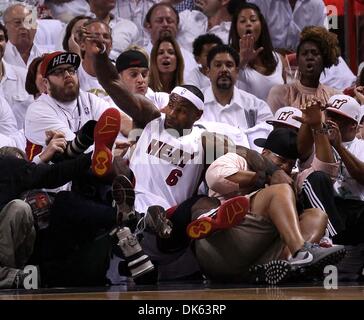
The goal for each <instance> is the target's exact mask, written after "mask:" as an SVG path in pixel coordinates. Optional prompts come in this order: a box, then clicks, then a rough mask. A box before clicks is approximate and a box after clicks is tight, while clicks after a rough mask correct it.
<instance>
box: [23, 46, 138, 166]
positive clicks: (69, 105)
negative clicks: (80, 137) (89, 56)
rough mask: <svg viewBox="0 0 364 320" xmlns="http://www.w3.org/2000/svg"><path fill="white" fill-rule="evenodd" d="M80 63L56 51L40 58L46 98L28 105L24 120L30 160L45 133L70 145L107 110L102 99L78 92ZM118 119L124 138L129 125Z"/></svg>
mask: <svg viewBox="0 0 364 320" xmlns="http://www.w3.org/2000/svg"><path fill="white" fill-rule="evenodd" d="M80 62H81V60H80V57H79V56H78V55H77V54H75V53H70V52H59V51H56V52H53V53H51V54H48V55H46V56H45V57H44V59H43V61H42V64H41V67H40V68H41V74H42V77H43V78H44V79H43V81H44V84H45V86H46V91H47V94H42V95H41V96H40V97H39V98H38V99H37V100H36V101H35V102H34V103H33V104H32V105H31V106H32V107H31V108H29V109H28V112H27V114H26V117H25V136H26V137H27V155H28V158H29V159H30V160H32V159H33V157H34V156H35V155H37V154H38V153H39V152H40V151H41V150H42V148H43V147H44V146H45V145H44V132H45V131H46V130H60V131H62V132H63V133H64V134H65V138H66V140H67V141H72V140H73V139H74V138H75V133H76V132H77V131H78V130H80V128H81V127H82V126H83V125H84V124H85V123H86V122H87V121H88V120H98V119H99V117H100V115H101V114H102V113H103V112H104V111H105V110H106V109H108V108H110V104H109V103H107V102H106V101H104V100H103V99H101V98H98V97H96V96H95V95H93V94H91V93H86V92H84V91H83V90H80V88H79V80H78V76H77V68H78V67H79V65H80ZM121 116H122V119H123V121H122V122H123V124H122V126H121V128H120V130H121V133H122V134H124V135H125V136H127V135H128V130H130V128H131V121H130V119H129V118H128V117H127V116H125V115H121ZM109 157H111V155H109ZM109 160H110V159H109Z"/></svg>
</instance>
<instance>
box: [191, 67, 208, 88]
mask: <svg viewBox="0 0 364 320" xmlns="http://www.w3.org/2000/svg"><path fill="white" fill-rule="evenodd" d="M185 84H192V85H194V86H196V87H197V88H199V89H200V90H201V89H204V88H207V87H209V86H211V81H210V79H209V78H208V77H206V76H205V75H204V74H203V73H202V72H201V71H200V68H199V67H198V66H197V67H196V68H193V70H192V71H191V72H190V74H188V75H187V77H186V79H185Z"/></svg>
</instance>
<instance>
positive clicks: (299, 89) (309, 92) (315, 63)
mask: <svg viewBox="0 0 364 320" xmlns="http://www.w3.org/2000/svg"><path fill="white" fill-rule="evenodd" d="M337 45H338V44H337V38H336V35H334V34H332V33H330V32H328V31H327V30H326V29H325V28H323V27H307V28H305V29H304V30H303V31H302V34H301V41H300V44H299V45H298V47H297V61H298V70H299V73H300V78H299V80H297V81H296V82H293V83H290V84H285V85H279V86H274V87H273V88H272V89H271V90H270V92H269V95H268V98H267V102H268V104H269V106H270V107H271V109H272V111H273V112H275V111H276V110H277V109H279V108H281V107H284V106H293V107H297V108H299V107H300V106H301V105H302V104H304V103H306V102H308V101H309V100H311V99H313V98H315V99H317V100H319V101H321V102H322V103H323V104H325V103H326V102H327V101H328V99H329V98H330V97H331V96H332V95H334V94H335V93H338V91H337V90H335V89H333V88H330V87H327V86H325V85H323V84H322V83H320V75H321V72H322V71H323V70H324V68H329V67H331V66H332V65H334V64H337V63H338V56H339V52H338V47H337Z"/></svg>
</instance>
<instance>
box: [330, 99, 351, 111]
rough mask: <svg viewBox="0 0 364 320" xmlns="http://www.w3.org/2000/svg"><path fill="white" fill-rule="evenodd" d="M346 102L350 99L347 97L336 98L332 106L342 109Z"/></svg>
mask: <svg viewBox="0 0 364 320" xmlns="http://www.w3.org/2000/svg"><path fill="white" fill-rule="evenodd" d="M346 102H348V100H346V99H342V100H339V99H336V100H334V101H333V102H332V104H331V107H333V108H335V109H340V108H341V107H342V106H343V105H344V104H345V103H346Z"/></svg>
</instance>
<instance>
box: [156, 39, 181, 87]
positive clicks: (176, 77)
mask: <svg viewBox="0 0 364 320" xmlns="http://www.w3.org/2000/svg"><path fill="white" fill-rule="evenodd" d="M162 42H169V43H171V44H172V46H173V48H174V51H175V55H176V58H177V68H176V71H175V72H174V78H173V85H172V86H171V87H172V88H174V87H176V86H179V85H182V84H183V72H184V68H185V64H184V61H183V56H182V53H181V49H180V47H179V45H178V43H177V42H176V40H175V39H174V38H172V37H170V36H166V37H162V38H159V39H158V40H157V42H156V43H155V44H154V46H153V49H152V52H151V54H150V73H149V87H150V88H151V89H152V90H154V91H157V92H159V91H162V92H168V88H164V87H163V84H162V82H161V78H160V72H159V70H158V64H157V57H158V50H159V47H160V45H161V43H162Z"/></svg>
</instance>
